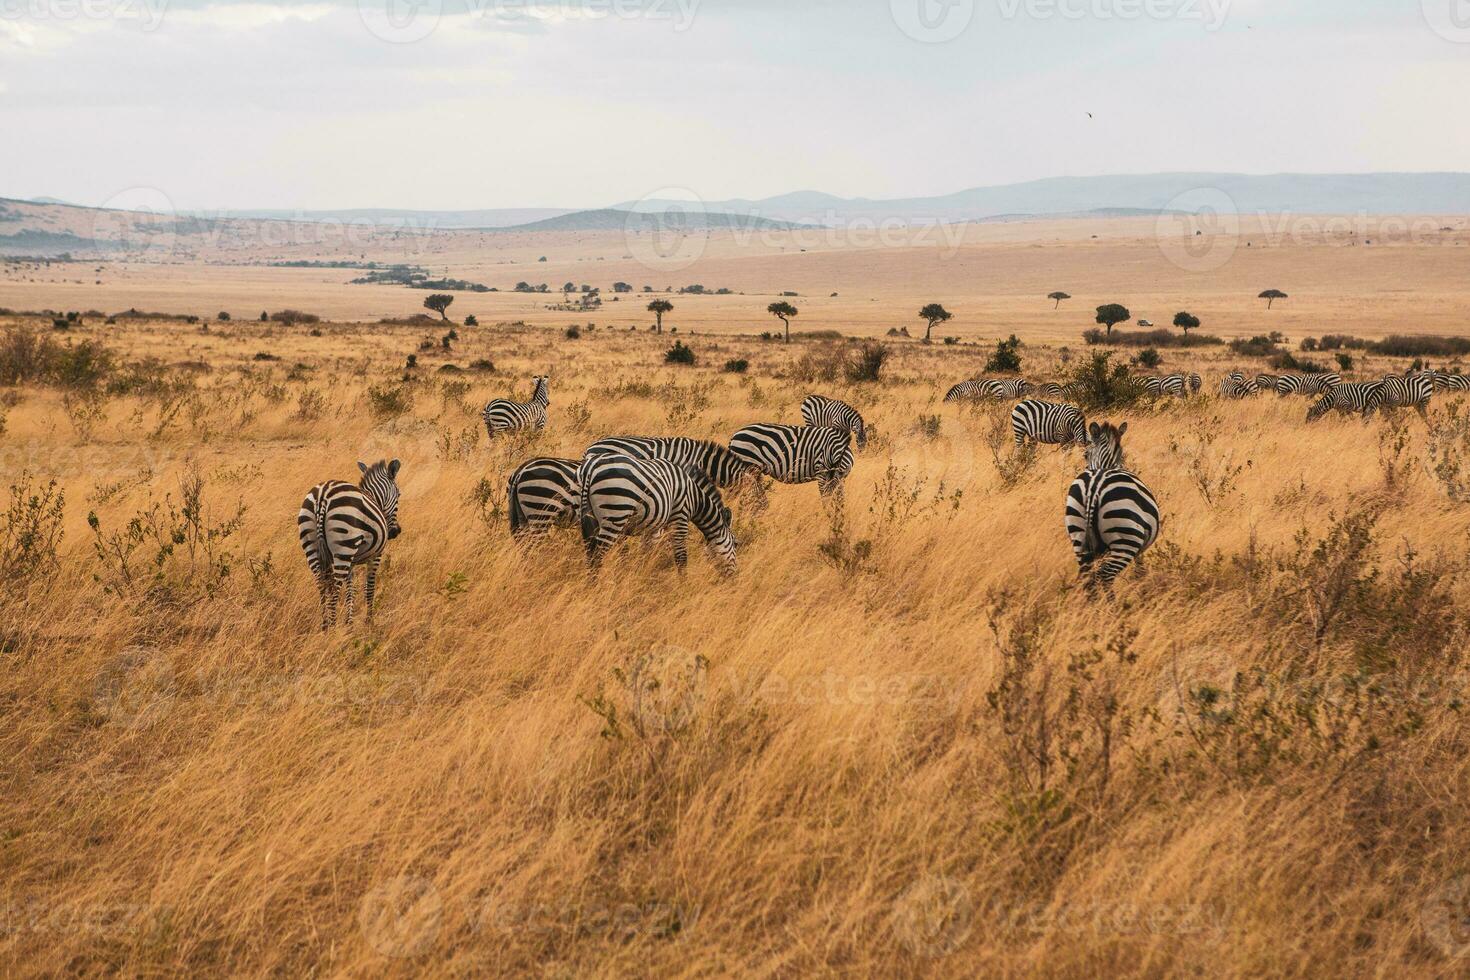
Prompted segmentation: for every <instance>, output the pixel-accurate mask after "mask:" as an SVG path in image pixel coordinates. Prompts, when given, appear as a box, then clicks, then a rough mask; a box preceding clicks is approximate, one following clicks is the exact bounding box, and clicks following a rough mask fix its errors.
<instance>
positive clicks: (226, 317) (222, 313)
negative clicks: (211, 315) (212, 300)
mask: <svg viewBox="0 0 1470 980" xmlns="http://www.w3.org/2000/svg"><path fill="white" fill-rule="evenodd" d="M216 319H217V320H219V322H220V323H229V322H230V315H229V314H228V313H226V312H225V311H224V310H220V313H219V316H218V317H216Z"/></svg>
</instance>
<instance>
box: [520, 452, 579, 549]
mask: <svg viewBox="0 0 1470 980" xmlns="http://www.w3.org/2000/svg"><path fill="white" fill-rule="evenodd" d="M579 465H580V464H579V461H578V460H575V459H557V458H556V457H553V456H540V457H537V458H536V459H528V460H526V461H525V462H524V463H522V464H521V465H520V466H517V467H516V470H515V472H514V473H512V474H511V475H510V480H509V481H507V483H506V500H507V502H508V506H509V509H510V533H511V534H512V535H514V536H515V537H517V538H521V537H525V536H526V535H528V534H540V533H544V532H545V531H547V530H548V529H550V528H553V527H573V526H574V525H575V524H576V523H577V496H578V490H577V487H578V484H577V467H578V466H579Z"/></svg>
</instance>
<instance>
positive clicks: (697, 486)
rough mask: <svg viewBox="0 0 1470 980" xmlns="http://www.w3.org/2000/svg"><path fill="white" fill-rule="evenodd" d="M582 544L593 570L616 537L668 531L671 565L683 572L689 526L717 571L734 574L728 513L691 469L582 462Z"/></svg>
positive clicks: (620, 459) (621, 459) (618, 459)
mask: <svg viewBox="0 0 1470 980" xmlns="http://www.w3.org/2000/svg"><path fill="white" fill-rule="evenodd" d="M581 477H582V480H583V484H582V515H581V518H582V520H581V524H582V540H583V541H584V542H585V543H586V545H587V557H588V560H589V561H590V562H591V564H592V566H593V567H594V568H595V567H596V566H597V565H598V564H599V563H600V562H601V560H602V556H603V555H604V554H605V553H606V551H607V549H608V548H609V547H611V546H612V545H613V544H614V543H615V542H616V541H617V540H618V539H619V538H623V537H628V536H630V535H636V534H645V533H649V532H657V531H661V530H664V529H668V530H669V532H670V534H671V536H672V538H673V542H674V564H675V565H676V566H678V568H679V571H680V572H682V571H684V568H685V566H686V565H687V564H688V560H689V556H688V549H687V540H688V535H689V525H690V524H693V525H694V526H695V527H697V528H698V529H699V531H700V533H701V534H703V535H704V540H705V544H706V545H707V546H708V548H709V550H710V554H711V556H712V557H713V558H714V560H715V562H716V564H718V565H719V566H720V568H721V570H722V571H724V572H726V573H727V574H729V573H733V572H734V571H735V549H736V544H735V535H734V533H733V532H732V531H731V529H730V509H729V508H728V507H726V506H725V505H724V502H723V501H722V500H721V499H720V491H719V490H717V489H716V488H715V485H714V484H713V483H711V482H710V480H709V478H708V477H707V476H705V475H704V474H703V473H702V472H700V471H699V470H697V469H695V468H694V467H692V466H686V465H684V464H681V463H673V462H670V461H668V460H665V459H634V458H633V457H631V456H623V455H619V454H616V453H608V454H604V455H600V456H590V457H587V458H586V459H585V460H584V461H583V466H582V470H581Z"/></svg>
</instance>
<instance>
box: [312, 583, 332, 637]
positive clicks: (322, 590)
mask: <svg viewBox="0 0 1470 980" xmlns="http://www.w3.org/2000/svg"><path fill="white" fill-rule="evenodd" d="M316 593H317V605H319V606H320V607H321V613H322V632H323V633H325V632H326V631H327V630H329V629H331V628H332V623H333V622H334V621H335V620H336V618H337V595H336V593H335V592H334V591H333V589H332V579H331V576H329V575H318V576H317V577H316Z"/></svg>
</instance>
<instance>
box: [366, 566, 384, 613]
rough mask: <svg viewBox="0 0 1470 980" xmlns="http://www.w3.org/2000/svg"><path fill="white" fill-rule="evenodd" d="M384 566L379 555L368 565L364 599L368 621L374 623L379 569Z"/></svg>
mask: <svg viewBox="0 0 1470 980" xmlns="http://www.w3.org/2000/svg"><path fill="white" fill-rule="evenodd" d="M382 564H383V556H382V555H379V556H378V557H376V558H374V559H373V560H372V561H370V562H369V563H368V567H367V572H366V578H367V581H366V583H365V584H364V586H363V599H364V601H365V603H366V604H367V621H368V622H369V623H371V622H372V621H373V604H374V600H375V599H376V596H377V592H378V568H379V567H380V566H381V565H382Z"/></svg>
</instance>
